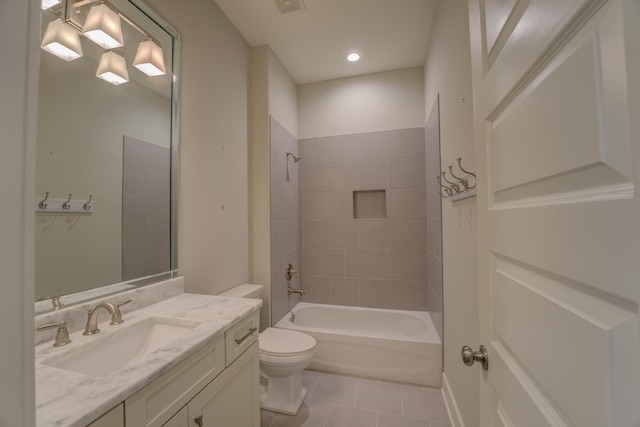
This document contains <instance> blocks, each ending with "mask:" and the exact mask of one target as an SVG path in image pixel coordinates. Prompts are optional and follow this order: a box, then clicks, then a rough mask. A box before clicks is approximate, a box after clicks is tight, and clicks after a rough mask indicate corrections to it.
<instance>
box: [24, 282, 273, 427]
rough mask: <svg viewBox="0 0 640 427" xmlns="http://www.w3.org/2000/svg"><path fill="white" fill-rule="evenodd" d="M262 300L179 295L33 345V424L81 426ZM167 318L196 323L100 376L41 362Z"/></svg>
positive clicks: (239, 317)
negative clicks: (61, 342)
mask: <svg viewBox="0 0 640 427" xmlns="http://www.w3.org/2000/svg"><path fill="white" fill-rule="evenodd" d="M261 306H262V301H261V300H258V299H248V298H225V297H218V296H212V295H197V294H181V295H178V296H175V297H173V298H169V299H167V300H164V301H162V302H159V303H157V304H153V305H150V306H148V307H145V308H142V309H140V310H136V311H133V312H130V313H126V314H123V318H124V320H125V322H124V323H123V324H122V325H115V326H111V325H109V315H108V314H107V313H106V312H104V313H100V317H99V327H100V333H99V334H98V335H94V336H84V335H82V332H83V331H77V332H74V333H72V334H70V338H71V341H72V342H71V343H70V344H68V345H66V346H64V347H53V345H52V344H53V342H52V341H47V342H45V343H42V344H39V345H37V346H36V348H35V360H36V367H35V376H36V425H37V426H38V427H49V426H85V425H87V424H88V423H90V422H91V421H93V420H95V419H96V418H98V417H99V416H100V415H102V414H103V413H105V412H107V411H108V410H109V409H111V408H113V407H114V406H116V405H117V404H118V403H120V402H122V401H123V400H125V399H126V398H127V397H129V396H131V395H132V394H133V393H135V392H136V391H138V390H140V389H141V388H143V387H144V386H145V385H147V384H148V383H150V382H151V381H153V380H154V379H156V378H158V377H159V376H160V375H162V374H163V373H164V372H166V371H167V370H169V369H170V368H172V367H173V366H175V365H176V364H177V363H179V362H181V361H182V360H184V359H185V358H187V357H188V356H190V355H191V354H193V353H194V352H196V351H197V350H199V349H200V348H202V347H204V346H205V345H206V344H207V343H208V342H210V341H211V340H212V339H214V338H215V337H217V336H219V335H220V334H223V333H224V332H225V331H226V330H227V329H229V328H230V327H231V326H233V325H234V324H236V323H237V322H238V321H240V320H241V319H242V318H244V317H246V316H247V315H249V314H251V313H252V312H254V311H257V310H259V309H260V307H261ZM153 316H157V317H172V318H178V319H186V320H195V321H199V322H202V323H201V324H200V325H198V326H197V327H195V328H194V329H192V330H190V331H189V332H187V333H186V334H185V335H183V336H181V337H179V338H177V339H176V340H174V341H172V342H171V343H170V344H169V345H167V346H166V347H164V348H159V349H157V350H156V351H154V352H152V353H149V354H148V355H146V356H143V357H141V358H140V359H138V360H135V361H132V362H130V363H129V364H127V365H125V366H124V367H122V368H121V369H119V370H117V371H115V372H113V373H111V374H109V375H107V376H103V377H92V376H88V375H83V374H79V373H75V372H70V371H66V370H62V369H58V368H54V367H50V366H46V365H43V364H42V362H43V361H45V360H46V359H48V358H50V357H52V356H54V355H59V354H62V353H64V352H73V351H74V349H76V348H78V347H80V346H83V345H84V344H86V343H89V342H90V341H92V340H96V339H100V337H105V336H106V335H108V334H110V333H113V332H115V331H117V330H118V328H122V327H123V326H125V325H131V324H134V323H135V322H139V321H141V320H144V319H146V318H148V317H153Z"/></svg>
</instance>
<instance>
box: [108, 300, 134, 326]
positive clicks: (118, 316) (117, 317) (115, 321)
mask: <svg viewBox="0 0 640 427" xmlns="http://www.w3.org/2000/svg"><path fill="white" fill-rule="evenodd" d="M130 302H131V300H130V299H128V300H126V301H122V302H121V303H118V304H116V305H115V310H114V312H113V314H111V323H109V324H110V325H119V324H120V323H122V322H124V320H122V313H121V312H120V307H122V306H123V305H125V304H129V303H130Z"/></svg>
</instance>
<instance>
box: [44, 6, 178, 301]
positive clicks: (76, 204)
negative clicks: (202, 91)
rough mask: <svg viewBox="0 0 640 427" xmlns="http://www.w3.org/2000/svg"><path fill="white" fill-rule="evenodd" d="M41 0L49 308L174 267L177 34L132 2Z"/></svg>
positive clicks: (156, 276) (162, 274)
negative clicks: (72, 296) (62, 298)
mask: <svg viewBox="0 0 640 427" xmlns="http://www.w3.org/2000/svg"><path fill="white" fill-rule="evenodd" d="M42 1H43V11H42V33H41V37H42V39H41V40H42V49H41V51H40V52H41V54H40V78H39V85H40V86H39V99H38V141H37V163H36V194H37V200H35V201H34V209H36V224H35V227H36V229H35V240H36V272H35V282H36V285H35V294H36V300H37V301H38V300H43V299H49V298H51V299H52V302H54V304H45V306H48V307H50V308H53V306H54V305H55V304H57V301H58V300H59V298H56V297H60V296H67V295H70V294H76V293H78V292H81V291H85V295H86V291H87V290H89V289H96V288H100V287H107V285H110V286H109V287H108V289H111V290H114V289H115V290H117V289H122V288H126V287H131V286H137V284H139V283H149V282H153V281H157V280H159V279H161V278H164V277H167V276H168V275H170V274H171V272H172V271H174V270H175V269H176V267H177V265H176V259H177V256H176V251H175V248H176V233H175V229H176V221H175V213H176V210H175V205H176V203H175V201H176V192H175V188H176V180H175V177H176V176H177V172H176V168H175V165H177V156H176V153H177V111H176V109H177V86H176V85H177V78H176V75H177V73H176V67H177V64H178V63H179V58H178V55H179V49H178V48H179V40H178V36H177V34H176V33H175V32H174V31H173V30H172V29H171V28H170V27H169V26H168V24H167V23H166V22H164V21H163V20H162V19H161V18H160V17H158V16H157V15H156V14H155V13H154V12H153V11H152V10H151V9H150V8H149V7H148V6H147V5H145V4H143V3H141V2H138V1H136V2H133V1H129V0H108V1H107V0H105V1H102V0H42ZM45 3H46V4H45ZM69 300H71V299H69ZM40 305H42V304H40ZM36 311H37V312H38V311H42V310H38V309H37V310H36Z"/></svg>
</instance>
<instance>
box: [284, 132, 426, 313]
mask: <svg viewBox="0 0 640 427" xmlns="http://www.w3.org/2000/svg"><path fill="white" fill-rule="evenodd" d="M299 144H300V150H301V154H302V161H301V164H302V170H301V177H300V178H301V180H300V188H301V193H300V198H301V199H300V223H301V232H302V246H301V250H300V258H301V262H302V265H301V271H302V274H303V277H302V287H303V288H304V289H305V291H306V296H305V297H304V300H305V301H309V302H318V303H330V304H340V305H353V306H362V307H378V308H394V309H403V310H426V309H427V214H426V188H425V185H426V178H425V134H424V128H411V129H399V130H392V131H380V132H370V133H360V134H350V135H338V136H331V137H322V138H309V139H301V140H300V141H299ZM361 190H384V192H385V197H386V212H383V214H382V215H380V216H381V217H379V218H354V211H353V200H354V191H361ZM272 197H273V196H272Z"/></svg>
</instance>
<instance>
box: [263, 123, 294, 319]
mask: <svg viewBox="0 0 640 427" xmlns="http://www.w3.org/2000/svg"><path fill="white" fill-rule="evenodd" d="M270 140H271V143H270V160H269V163H270V177H271V187H270V190H271V191H270V194H271V195H270V197H271V203H270V206H271V207H270V210H271V322H272V324H275V323H276V322H277V321H278V320H280V319H281V318H282V317H284V315H285V314H286V313H287V312H288V311H289V310H290V307H289V304H292V306H293V305H295V304H296V303H297V302H298V301H299V297H298V295H291V297H289V295H288V294H287V285H288V283H287V280H286V278H285V268H286V266H287V264H291V265H293V267H294V269H295V270H297V271H300V250H299V247H300V243H299V242H300V231H299V230H300V227H299V216H298V211H299V207H298V205H299V198H298V175H299V174H298V171H299V168H300V165H301V163H295V162H294V161H293V159H292V158H291V157H287V152H291V153H294V154H298V140H297V138H296V137H295V136H293V135H292V134H291V133H290V132H289V131H288V130H287V129H285V128H284V127H283V126H282V125H281V124H280V123H278V121H276V120H275V119H274V118H271V120H270ZM290 285H291V287H292V288H296V289H297V288H300V278H299V275H295V276H294V277H293V279H292V280H291V282H290Z"/></svg>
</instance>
